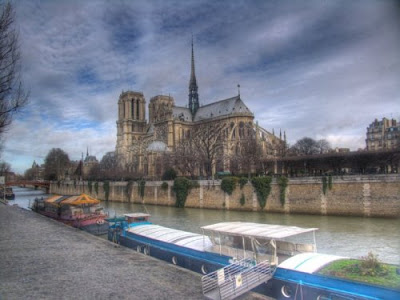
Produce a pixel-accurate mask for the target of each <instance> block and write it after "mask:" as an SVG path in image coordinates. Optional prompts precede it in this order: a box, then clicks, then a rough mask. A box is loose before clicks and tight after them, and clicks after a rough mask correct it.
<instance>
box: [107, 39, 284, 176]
mask: <svg viewBox="0 0 400 300" xmlns="http://www.w3.org/2000/svg"><path fill="white" fill-rule="evenodd" d="M238 88H240V86H238ZM188 96H189V99H188V100H189V101H188V106H187V107H180V106H176V105H175V101H174V98H172V97H171V96H169V95H168V96H166V95H158V96H154V97H152V98H151V99H150V103H149V105H148V109H149V122H147V120H146V119H145V118H146V117H145V116H146V107H145V106H146V100H145V97H144V95H143V94H142V93H141V92H136V91H127V92H122V93H121V95H120V97H119V100H118V120H117V145H116V149H115V153H116V155H117V157H118V159H119V161H120V164H121V165H122V166H124V168H125V169H127V170H128V171H131V172H136V173H142V174H143V175H145V176H146V177H153V176H159V174H160V172H162V166H160V164H159V163H158V162H157V161H158V158H161V157H162V156H163V155H165V154H173V153H174V152H175V151H176V149H177V147H180V145H182V143H183V142H184V141H185V140H188V139H190V138H191V137H192V138H193V136H194V135H196V133H198V132H199V130H201V128H205V127H206V126H208V128H209V130H218V131H219V132H220V136H221V138H219V139H218V141H217V142H218V143H220V144H221V147H219V148H218V153H217V154H216V155H217V156H218V159H214V161H212V174H215V173H216V172H221V171H229V170H231V169H232V164H233V163H232V159H231V158H232V156H234V154H235V151H238V150H237V149H238V147H240V143H242V142H243V141H245V140H246V139H248V138H249V137H253V136H255V137H257V142H258V143H259V145H260V146H261V147H262V149H263V152H264V154H265V155H266V156H268V157H269V158H271V159H273V158H274V157H277V155H279V154H281V152H282V149H283V148H284V147H285V146H284V145H286V141H285V140H286V134H284V139H282V134H280V136H279V137H277V136H275V135H274V134H272V133H270V132H268V131H266V130H265V129H263V128H261V127H259V126H258V125H257V124H256V123H255V122H254V114H253V113H252V112H251V111H250V109H249V108H248V107H247V106H246V105H245V103H244V102H243V100H242V99H241V97H240V92H239V93H238V95H237V96H234V97H231V98H228V99H223V100H220V101H217V102H213V103H210V104H207V105H203V106H202V105H200V102H199V94H198V86H197V81H196V75H195V64H194V53H193V44H192V57H191V74H190V80H189V93H188ZM207 130H208V129H207ZM201 168H202V167H199V170H198V172H197V173H198V174H199V175H201V174H202V170H201ZM157 173H158V174H157ZM184 175H185V174H184Z"/></svg>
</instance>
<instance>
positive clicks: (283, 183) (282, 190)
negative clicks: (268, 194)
mask: <svg viewBox="0 0 400 300" xmlns="http://www.w3.org/2000/svg"><path fill="white" fill-rule="evenodd" d="M288 181H289V179H287V177H285V176H281V177H279V179H278V185H279V191H280V193H279V199H280V200H281V204H282V206H283V205H285V201H286V188H287V185H288Z"/></svg>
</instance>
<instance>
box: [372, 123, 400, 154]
mask: <svg viewBox="0 0 400 300" xmlns="http://www.w3.org/2000/svg"><path fill="white" fill-rule="evenodd" d="M365 143H366V149H367V150H370V151H376V150H391V149H399V148H400V124H399V123H398V122H397V121H396V120H395V119H392V120H389V119H386V118H383V119H382V121H378V120H377V119H375V121H374V122H372V123H371V124H370V125H369V126H368V128H367V138H366V140H365Z"/></svg>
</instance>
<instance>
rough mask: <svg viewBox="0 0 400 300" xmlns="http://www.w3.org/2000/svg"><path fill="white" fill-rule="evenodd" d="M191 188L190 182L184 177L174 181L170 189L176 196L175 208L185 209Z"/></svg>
mask: <svg viewBox="0 0 400 300" xmlns="http://www.w3.org/2000/svg"><path fill="white" fill-rule="evenodd" d="M192 186H193V184H192V182H191V181H190V180H189V179H187V178H185V177H178V178H176V179H175V180H174V186H173V187H172V189H173V191H174V192H175V196H176V202H175V206H176V207H185V202H186V198H187V196H188V194H189V190H190V189H191V188H192Z"/></svg>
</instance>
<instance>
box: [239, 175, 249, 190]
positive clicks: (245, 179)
mask: <svg viewBox="0 0 400 300" xmlns="http://www.w3.org/2000/svg"><path fill="white" fill-rule="evenodd" d="M247 182H249V180H248V179H247V178H246V177H240V179H239V185H240V189H243V187H244V186H245V185H246V184H247Z"/></svg>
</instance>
